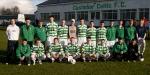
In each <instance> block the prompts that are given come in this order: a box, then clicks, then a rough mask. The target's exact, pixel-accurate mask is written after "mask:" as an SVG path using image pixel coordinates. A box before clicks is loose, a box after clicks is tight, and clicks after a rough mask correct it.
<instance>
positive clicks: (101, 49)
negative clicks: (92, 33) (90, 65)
mask: <svg viewBox="0 0 150 75" xmlns="http://www.w3.org/2000/svg"><path fill="white" fill-rule="evenodd" d="M95 52H96V58H97V61H98V60H99V58H102V59H103V60H105V61H106V60H107V59H108V58H109V57H110V52H109V48H108V47H107V45H106V42H105V40H101V43H100V44H97V46H96V51H95Z"/></svg>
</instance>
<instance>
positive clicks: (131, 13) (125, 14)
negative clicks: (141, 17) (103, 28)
mask: <svg viewBox="0 0 150 75" xmlns="http://www.w3.org/2000/svg"><path fill="white" fill-rule="evenodd" d="M136 12H137V11H136V9H125V10H120V19H122V20H129V19H135V18H136Z"/></svg>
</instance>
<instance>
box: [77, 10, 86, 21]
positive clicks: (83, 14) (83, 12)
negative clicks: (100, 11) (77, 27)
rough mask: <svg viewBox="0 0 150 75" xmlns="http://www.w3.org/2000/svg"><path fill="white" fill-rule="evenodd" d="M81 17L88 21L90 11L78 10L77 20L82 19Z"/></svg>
mask: <svg viewBox="0 0 150 75" xmlns="http://www.w3.org/2000/svg"><path fill="white" fill-rule="evenodd" d="M81 18H83V19H84V20H86V21H88V11H80V12H77V20H80V19H81Z"/></svg>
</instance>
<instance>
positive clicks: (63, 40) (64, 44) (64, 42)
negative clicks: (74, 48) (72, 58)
mask: <svg viewBox="0 0 150 75" xmlns="http://www.w3.org/2000/svg"><path fill="white" fill-rule="evenodd" d="M59 41H60V44H61V45H62V46H67V45H68V39H61V38H60V39H59Z"/></svg>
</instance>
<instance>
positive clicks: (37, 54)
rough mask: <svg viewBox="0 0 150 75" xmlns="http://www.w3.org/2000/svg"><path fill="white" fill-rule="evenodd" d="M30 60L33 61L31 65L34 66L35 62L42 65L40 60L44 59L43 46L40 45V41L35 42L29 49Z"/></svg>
mask: <svg viewBox="0 0 150 75" xmlns="http://www.w3.org/2000/svg"><path fill="white" fill-rule="evenodd" d="M31 52H32V53H31V59H32V61H33V65H35V62H36V60H38V62H39V64H42V60H44V59H45V58H46V55H45V50H44V45H43V44H42V43H41V40H40V39H37V40H36V41H35V44H34V45H33V46H32V48H31Z"/></svg>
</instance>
